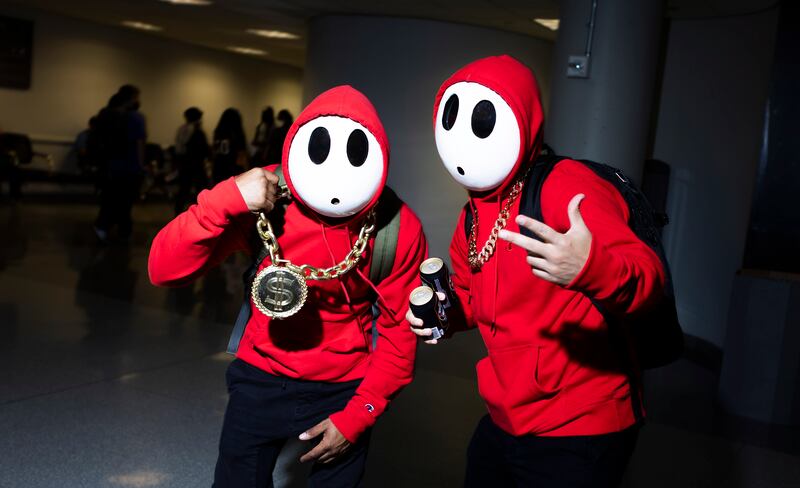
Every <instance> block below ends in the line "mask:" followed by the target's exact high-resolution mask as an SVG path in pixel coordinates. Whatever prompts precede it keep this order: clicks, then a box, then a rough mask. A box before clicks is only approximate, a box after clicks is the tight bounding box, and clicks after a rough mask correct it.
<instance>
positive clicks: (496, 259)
mask: <svg viewBox="0 0 800 488" xmlns="http://www.w3.org/2000/svg"><path fill="white" fill-rule="evenodd" d="M502 195H503V194H502V193H499V194H498V195H497V214H498V215H499V214H500V210H501V209H502V207H503V196H502ZM498 247H499V246H498ZM499 251H500V250H499V249H495V253H494V290H492V292H493V293H492V326H491V330H492V335H497V294H498V293H499V286H500V279H499V278H500V254H502V253H501V252H499Z"/></svg>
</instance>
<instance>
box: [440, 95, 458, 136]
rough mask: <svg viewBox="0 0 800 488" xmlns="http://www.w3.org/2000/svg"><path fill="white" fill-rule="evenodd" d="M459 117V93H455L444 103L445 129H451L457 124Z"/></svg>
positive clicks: (443, 125)
mask: <svg viewBox="0 0 800 488" xmlns="http://www.w3.org/2000/svg"><path fill="white" fill-rule="evenodd" d="M457 117H458V95H456V94H455V93H453V94H452V95H450V98H448V99H447V103H445V104H444V111H442V127H444V130H450V129H452V128H453V126H454V125H456V118H457Z"/></svg>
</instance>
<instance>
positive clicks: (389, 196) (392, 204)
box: [369, 186, 403, 285]
mask: <svg viewBox="0 0 800 488" xmlns="http://www.w3.org/2000/svg"><path fill="white" fill-rule="evenodd" d="M402 204H403V202H401V201H400V198H399V197H398V196H397V194H396V193H395V192H394V191H393V190H392V189H391V188H389V187H388V186H387V187H386V188H384V190H383V194H382V195H381V200H380V202H379V203H378V220H377V223H376V225H377V227H378V230H377V232H376V233H375V244H374V246H373V251H372V265H371V266H370V270H369V280H370V281H371V282H373V283H374V284H376V285H377V284H378V283H380V282H381V281H383V280H384V279H386V277H388V276H389V274H391V272H392V267H394V259H395V254H397V239H398V237H399V236H400V208H401V207H402Z"/></svg>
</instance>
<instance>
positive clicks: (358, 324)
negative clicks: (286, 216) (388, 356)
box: [320, 222, 374, 350]
mask: <svg viewBox="0 0 800 488" xmlns="http://www.w3.org/2000/svg"><path fill="white" fill-rule="evenodd" d="M320 228H321V229H322V240H323V241H324V242H325V247H326V248H327V250H328V255H330V257H331V262H332V263H336V257H335V256H334V254H333V250H332V249H331V246H330V243H329V242H328V236H327V234H326V233H325V225H324V224H323V223H322V222H320ZM346 231H347V242H348V243H349V242H351V241H352V240H353V234H352V232H351V231H350V227H349V226H348V227H346ZM355 271H356V272H357V273H358V274H359V275H361V276H364V275H363V274H362V273H361V270H359V269H358V268H356V269H355ZM336 281H338V282H339V287H340V288H341V289H342V293H343V294H344V299H345V302H347V308H349V309H350V313H351V314H352V315H353V317H355V319H356V327H358V331H359V333H360V334H361V337H363V338H364V344H366V346H367V349H368V350H372V343H371V342H370V340H369V337H367V330H366V329H365V327H364V324H362V323H361V316H360V315H359V314H357V313H356V309H355V308H354V307H353V301H352V300H351V299H350V294H349V293H348V292H347V287H346V286H345V285H344V281H343V279H342V277H341V276H340V277H339V278H337V279H336ZM367 281H369V280H367ZM370 285H371V284H370ZM373 288H374V287H373Z"/></svg>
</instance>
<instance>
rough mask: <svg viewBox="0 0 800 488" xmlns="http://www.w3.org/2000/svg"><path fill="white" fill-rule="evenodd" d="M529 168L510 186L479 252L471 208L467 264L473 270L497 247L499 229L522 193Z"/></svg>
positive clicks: (476, 215) (475, 216)
mask: <svg viewBox="0 0 800 488" xmlns="http://www.w3.org/2000/svg"><path fill="white" fill-rule="evenodd" d="M529 172H530V169H529V170H528V171H526V172H525V174H523V175H522V176H521V177H520V178H519V179H517V181H516V182H514V186H512V187H511V192H510V193H509V194H508V200H506V204H505V205H503V208H502V210H500V215H499V216H498V217H497V220H496V221H495V223H494V227H492V231H491V233H489V238H488V239H486V242H485V243H484V244H483V248H482V249H481V252H478V209H477V208H476V209H473V215H472V229H470V233H469V255H468V259H469V265H470V266H471V267H472V269H474V270H479V269H481V266H483V265H484V264H486V261H488V260H489V258H491V257H492V255H493V254H494V250H495V248H496V247H497V238H498V236H499V234H500V231H501V230H502V229H503V228H504V227H505V226H506V224H508V217H509V215H510V212H511V206H512V205H514V202H515V201H516V200H517V197H519V194H520V193H522V187H523V186H524V185H525V180H527V179H528V173H529Z"/></svg>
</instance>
